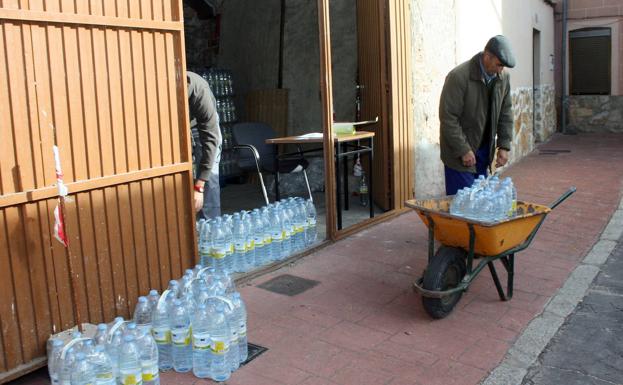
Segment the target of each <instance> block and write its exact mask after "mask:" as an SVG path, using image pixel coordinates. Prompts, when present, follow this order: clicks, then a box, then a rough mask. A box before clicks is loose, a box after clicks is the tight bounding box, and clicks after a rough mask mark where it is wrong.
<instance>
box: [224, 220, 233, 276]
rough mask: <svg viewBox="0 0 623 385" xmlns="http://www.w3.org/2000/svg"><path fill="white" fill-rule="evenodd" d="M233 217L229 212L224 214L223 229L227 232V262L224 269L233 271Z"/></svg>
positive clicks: (229, 271)
mask: <svg viewBox="0 0 623 385" xmlns="http://www.w3.org/2000/svg"><path fill="white" fill-rule="evenodd" d="M232 230H233V217H232V216H231V215H229V214H225V215H223V231H224V232H225V262H224V269H223V270H224V271H226V272H228V273H232V272H233V265H234V258H233V254H234V233H233V231H232Z"/></svg>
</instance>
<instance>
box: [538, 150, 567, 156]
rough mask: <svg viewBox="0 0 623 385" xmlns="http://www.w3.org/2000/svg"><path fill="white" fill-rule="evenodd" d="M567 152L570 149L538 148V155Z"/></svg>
mask: <svg viewBox="0 0 623 385" xmlns="http://www.w3.org/2000/svg"><path fill="white" fill-rule="evenodd" d="M569 152H571V150H555V149H543V150H539V155H558V154H566V153H569Z"/></svg>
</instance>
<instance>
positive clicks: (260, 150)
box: [231, 122, 313, 204]
mask: <svg viewBox="0 0 623 385" xmlns="http://www.w3.org/2000/svg"><path fill="white" fill-rule="evenodd" d="M231 133H232V138H233V141H234V149H237V150H238V167H240V169H241V170H243V171H257V173H258V175H259V177H260V184H261V185H262V193H263V194H264V200H265V201H266V204H268V203H269V201H268V194H267V193H266V186H265V185H264V178H263V177H262V171H264V172H269V173H271V174H273V175H275V200H279V174H290V173H294V172H301V171H302V172H303V176H304V177H305V184H306V185H307V192H308V193H309V198H310V199H312V194H311V189H310V188H309V180H308V179H307V172H306V171H305V170H306V169H307V167H308V166H309V162H308V161H307V160H306V159H305V158H304V157H303V154H302V153H294V154H292V155H288V156H279V159H278V161H277V159H276V155H277V147H276V145H274V144H267V143H266V139H272V138H275V137H276V136H277V135H276V133H275V131H274V130H273V128H272V127H271V126H269V125H268V124H265V123H254V122H253V123H252V122H244V123H236V124H234V125H233V126H232V129H231ZM243 150H244V151H243ZM299 151H300V148H299ZM277 164H278V166H277ZM277 167H278V168H277ZM312 200H313V199H312Z"/></svg>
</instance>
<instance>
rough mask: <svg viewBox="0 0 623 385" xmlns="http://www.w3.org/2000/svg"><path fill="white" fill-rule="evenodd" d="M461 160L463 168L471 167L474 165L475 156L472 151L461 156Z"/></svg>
mask: <svg viewBox="0 0 623 385" xmlns="http://www.w3.org/2000/svg"><path fill="white" fill-rule="evenodd" d="M461 160H462V161H463V166H465V167H472V166H475V165H476V156H475V155H474V152H473V151H472V150H469V152H468V153H467V154H465V155H463V156H462V157H461Z"/></svg>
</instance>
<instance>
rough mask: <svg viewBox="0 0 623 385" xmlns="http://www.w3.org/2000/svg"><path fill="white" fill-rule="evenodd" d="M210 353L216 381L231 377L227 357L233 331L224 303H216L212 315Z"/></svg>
mask: <svg viewBox="0 0 623 385" xmlns="http://www.w3.org/2000/svg"><path fill="white" fill-rule="evenodd" d="M209 330H210V332H209V333H210V353H211V355H212V366H211V370H210V371H211V373H212V379H213V380H214V381H218V382H222V381H226V380H227V379H229V376H230V375H231V372H230V370H229V366H228V365H227V361H226V357H227V353H228V351H229V342H230V340H231V332H230V330H231V329H230V327H229V324H228V323H227V318H226V316H225V306H224V304H223V303H218V304H216V307H215V311H214V313H213V314H212V317H210V329H209Z"/></svg>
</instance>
